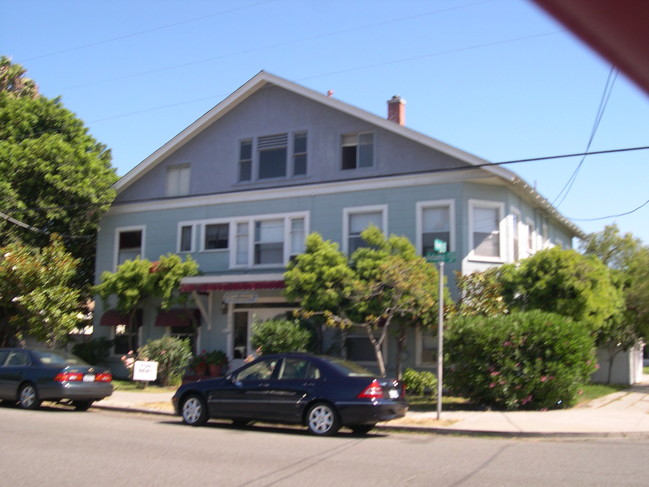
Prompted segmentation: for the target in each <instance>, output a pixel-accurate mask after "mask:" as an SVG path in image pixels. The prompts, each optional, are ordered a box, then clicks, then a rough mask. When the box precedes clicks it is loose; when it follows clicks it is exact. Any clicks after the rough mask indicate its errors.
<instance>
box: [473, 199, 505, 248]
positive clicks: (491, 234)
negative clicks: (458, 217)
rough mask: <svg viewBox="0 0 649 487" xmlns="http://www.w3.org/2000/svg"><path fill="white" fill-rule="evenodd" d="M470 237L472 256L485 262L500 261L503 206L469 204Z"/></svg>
mask: <svg viewBox="0 0 649 487" xmlns="http://www.w3.org/2000/svg"><path fill="white" fill-rule="evenodd" d="M470 211H471V236H472V239H473V255H474V256H475V257H483V258H486V259H487V260H501V259H502V250H501V243H502V242H501V232H500V222H501V221H502V218H503V217H502V214H503V205H502V204H501V203H494V202H471V203H470Z"/></svg>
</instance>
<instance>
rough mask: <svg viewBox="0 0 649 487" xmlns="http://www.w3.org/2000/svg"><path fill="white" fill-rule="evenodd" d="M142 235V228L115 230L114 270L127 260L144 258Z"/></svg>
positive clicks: (143, 228) (143, 231)
mask: <svg viewBox="0 0 649 487" xmlns="http://www.w3.org/2000/svg"><path fill="white" fill-rule="evenodd" d="M144 234H145V227H144V226H133V227H120V228H117V229H115V260H114V267H115V269H117V267H119V266H120V265H121V264H123V263H124V262H126V261H127V260H133V259H137V258H138V257H144V256H143V253H144Z"/></svg>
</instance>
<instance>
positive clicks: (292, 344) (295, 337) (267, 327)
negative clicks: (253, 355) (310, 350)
mask: <svg viewBox="0 0 649 487" xmlns="http://www.w3.org/2000/svg"><path fill="white" fill-rule="evenodd" d="M310 340H311V333H310V332H309V330H307V329H306V328H304V327H302V326H301V325H300V323H299V322H298V321H295V320H287V319H274V320H266V321H262V322H259V323H255V325H254V326H253V328H252V337H251V338H250V342H251V343H252V346H253V347H255V348H256V349H257V348H261V351H262V352H263V353H285V352H306V351H307V347H308V345H309V341H310Z"/></svg>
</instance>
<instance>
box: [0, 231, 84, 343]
mask: <svg viewBox="0 0 649 487" xmlns="http://www.w3.org/2000/svg"><path fill="white" fill-rule="evenodd" d="M77 265H78V259H75V258H74V257H72V256H71V255H70V254H69V253H68V252H66V251H65V248H64V247H63V244H62V243H61V240H60V239H58V238H56V237H53V238H52V242H51V244H50V245H48V246H46V247H44V248H42V249H34V248H30V247H26V246H24V245H21V244H18V243H13V244H9V245H7V246H5V247H3V248H1V249H0V346H6V345H8V344H10V343H12V342H20V341H22V340H23V339H24V338H26V337H27V336H29V337H32V338H36V339H38V340H40V341H42V342H45V343H47V344H48V345H50V346H54V345H55V344H56V343H57V342H59V341H60V340H61V339H62V338H64V337H65V336H67V334H68V333H69V332H70V331H72V330H73V329H74V328H75V326H76V325H77V324H78V323H79V322H80V320H81V318H82V316H83V314H82V313H81V311H82V309H81V307H80V299H79V298H80V293H79V290H77V289H74V288H73V287H71V282H72V280H73V278H74V276H75V273H76V269H77Z"/></svg>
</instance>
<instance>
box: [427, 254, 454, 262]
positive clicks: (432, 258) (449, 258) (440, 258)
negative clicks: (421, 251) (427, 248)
mask: <svg viewBox="0 0 649 487" xmlns="http://www.w3.org/2000/svg"><path fill="white" fill-rule="evenodd" d="M455 257H456V256H455V252H446V253H444V254H433V253H427V254H426V260H427V261H428V262H455Z"/></svg>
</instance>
